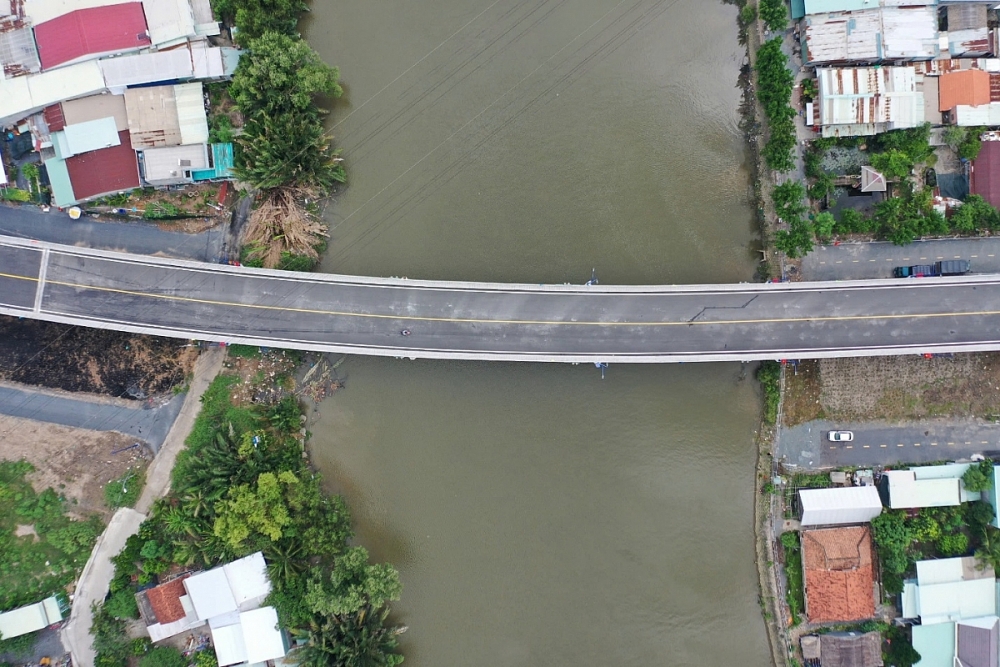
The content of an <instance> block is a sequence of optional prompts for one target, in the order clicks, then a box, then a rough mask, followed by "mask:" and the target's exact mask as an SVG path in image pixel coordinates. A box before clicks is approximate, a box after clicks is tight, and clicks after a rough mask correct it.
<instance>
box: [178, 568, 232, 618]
mask: <svg viewBox="0 0 1000 667" xmlns="http://www.w3.org/2000/svg"><path fill="white" fill-rule="evenodd" d="M184 588H185V589H187V592H188V596H189V597H190V598H191V604H192V605H194V610H195V612H196V613H197V614H198V618H201V619H211V618H213V617H215V616H221V615H222V614H226V613H229V612H233V611H236V608H237V606H236V600H235V598H233V592H232V590H231V589H230V588H229V581H228V580H227V579H226V573H225V572H224V571H223V569H222V568H221V567H217V568H215V569H214V570H208V571H207V572H199V573H198V574H196V575H194V576H192V577H189V578H187V579H185V580H184Z"/></svg>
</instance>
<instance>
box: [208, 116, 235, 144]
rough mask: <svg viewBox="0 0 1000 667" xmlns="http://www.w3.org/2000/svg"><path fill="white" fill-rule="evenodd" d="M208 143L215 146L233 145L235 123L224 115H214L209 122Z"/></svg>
mask: <svg viewBox="0 0 1000 667" xmlns="http://www.w3.org/2000/svg"><path fill="white" fill-rule="evenodd" d="M208 127H209V130H208V141H209V143H213V144H231V143H233V137H234V136H235V135H234V134H233V121H232V119H231V118H229V116H228V115H226V114H224V113H220V114H215V115H213V116H212V117H211V118H210V119H209V122H208Z"/></svg>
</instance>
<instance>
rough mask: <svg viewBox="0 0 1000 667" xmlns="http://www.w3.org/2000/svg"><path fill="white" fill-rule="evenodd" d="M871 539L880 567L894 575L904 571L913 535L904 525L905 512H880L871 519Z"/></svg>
mask: <svg viewBox="0 0 1000 667" xmlns="http://www.w3.org/2000/svg"><path fill="white" fill-rule="evenodd" d="M872 539H874V541H875V546H876V547H878V553H879V558H880V559H881V561H882V567H884V568H885V569H886V570H888V571H889V572H893V573H896V574H900V573H902V572H905V571H906V567H907V565H908V563H909V561H908V559H907V555H906V554H907V550H908V549H909V547H910V543H911V542H912V541H913V535H912V533H911V532H910V529H909V527H908V526H907V525H906V513H905V512H902V511H888V512H882V513H881V514H879V515H878V516H877V517H875V518H874V519H872Z"/></svg>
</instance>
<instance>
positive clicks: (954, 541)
mask: <svg viewBox="0 0 1000 667" xmlns="http://www.w3.org/2000/svg"><path fill="white" fill-rule="evenodd" d="M937 549H938V551H940V552H941V555H942V556H944V557H945V558H951V557H953V556H964V555H965V552H967V551H968V550H969V536H968V535H966V534H965V533H955V534H954V535H942V536H941V537H940V538H939V539H938V541H937Z"/></svg>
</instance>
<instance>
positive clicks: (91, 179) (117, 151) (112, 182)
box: [66, 130, 139, 201]
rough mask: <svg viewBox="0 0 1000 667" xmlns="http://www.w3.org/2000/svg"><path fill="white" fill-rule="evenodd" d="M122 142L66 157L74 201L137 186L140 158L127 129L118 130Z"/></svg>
mask: <svg viewBox="0 0 1000 667" xmlns="http://www.w3.org/2000/svg"><path fill="white" fill-rule="evenodd" d="M118 137H119V139H120V140H121V144H120V145H118V146H111V147H110V148H102V149H100V150H96V151H90V152H89V153H80V154H79V155H74V156H73V157H71V158H68V159H67V160H66V168H67V171H68V172H69V180H70V182H71V183H72V184H73V194H74V195H75V197H76V200H77V201H83V200H84V199H90V198H92V197H97V196H100V195H104V194H108V193H111V192H121V191H122V190H132V189H134V188H137V187H139V161H138V159H137V158H136V154H135V151H134V150H132V139H131V138H130V137H129V134H128V130H125V131H122V132H119V133H118Z"/></svg>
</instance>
